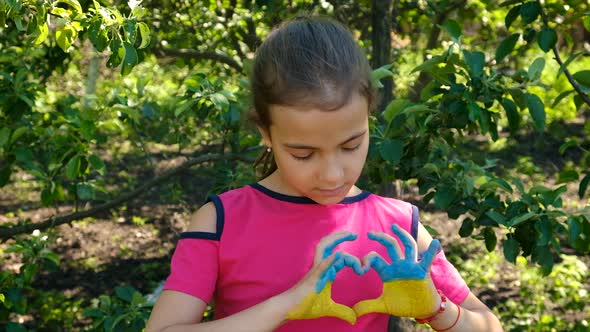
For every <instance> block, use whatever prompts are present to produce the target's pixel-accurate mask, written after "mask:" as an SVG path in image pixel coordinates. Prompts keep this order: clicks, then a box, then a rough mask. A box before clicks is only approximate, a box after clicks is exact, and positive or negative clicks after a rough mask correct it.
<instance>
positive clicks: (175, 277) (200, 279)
mask: <svg viewBox="0 0 590 332" xmlns="http://www.w3.org/2000/svg"><path fill="white" fill-rule="evenodd" d="M194 233H197V232H194ZM194 233H193V234H194ZM201 234H207V233H201ZM183 236H184V237H183ZM190 236H191V232H187V233H183V234H182V236H181V238H180V240H179V241H178V244H177V246H176V250H175V251H174V255H173V256H172V262H171V264H170V275H169V276H168V278H167V279H166V282H165V284H164V289H165V290H175V291H178V292H182V293H185V294H189V295H192V296H195V297H198V298H199V299H201V300H203V301H204V302H206V303H209V302H210V301H211V299H212V297H213V293H214V291H215V284H216V282H217V274H218V271H219V269H218V265H219V262H218V250H219V241H217V240H216V239H207V238H203V237H202V236H201V237H190Z"/></svg>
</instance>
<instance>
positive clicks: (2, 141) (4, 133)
mask: <svg viewBox="0 0 590 332" xmlns="http://www.w3.org/2000/svg"><path fill="white" fill-rule="evenodd" d="M9 141H10V128H8V127H3V128H2V129H0V148H3V147H4V146H5V145H6V144H7V143H8V142H9Z"/></svg>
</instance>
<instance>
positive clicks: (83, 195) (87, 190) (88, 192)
mask: <svg viewBox="0 0 590 332" xmlns="http://www.w3.org/2000/svg"><path fill="white" fill-rule="evenodd" d="M95 193H96V191H95V190H94V188H93V187H92V186H91V185H89V184H86V183H79V184H78V185H77V186H76V194H77V195H78V198H79V199H81V200H84V201H88V200H91V199H94V196H95Z"/></svg>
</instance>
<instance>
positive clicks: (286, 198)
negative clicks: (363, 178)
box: [250, 183, 371, 204]
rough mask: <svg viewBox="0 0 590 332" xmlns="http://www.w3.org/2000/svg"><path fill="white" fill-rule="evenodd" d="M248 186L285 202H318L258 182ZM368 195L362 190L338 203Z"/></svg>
mask: <svg viewBox="0 0 590 332" xmlns="http://www.w3.org/2000/svg"><path fill="white" fill-rule="evenodd" d="M250 187H252V188H254V189H256V190H258V191H260V192H262V193H263V194H265V195H268V196H270V197H272V198H275V199H278V200H281V201H285V202H289V203H296V204H318V203H317V202H316V201H314V200H312V199H311V198H308V197H304V196H291V195H285V194H281V193H278V192H276V191H272V190H270V189H268V188H266V187H264V186H262V185H261V184H259V183H251V184H250ZM369 195H371V193H370V192H368V191H364V190H363V191H362V192H361V193H360V194H358V195H355V196H350V197H344V199H343V200H341V201H340V202H339V203H338V204H350V203H355V202H359V201H362V200H363V199H365V198H367V197H368V196H369Z"/></svg>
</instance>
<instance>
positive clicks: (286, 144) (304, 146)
mask: <svg viewBox="0 0 590 332" xmlns="http://www.w3.org/2000/svg"><path fill="white" fill-rule="evenodd" d="M366 133H367V131H366V130H365V131H363V132H362V133H358V134H354V135H352V136H351V137H350V138H348V139H347V140H345V141H344V142H342V143H340V144H338V145H344V144H346V143H348V142H350V141H353V140H355V139H357V138H359V137H361V136H363V135H365V134H366ZM284 145H285V146H286V147H288V148H291V149H301V150H317V149H319V148H317V147H315V146H310V145H304V144H289V143H285V144H284Z"/></svg>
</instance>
